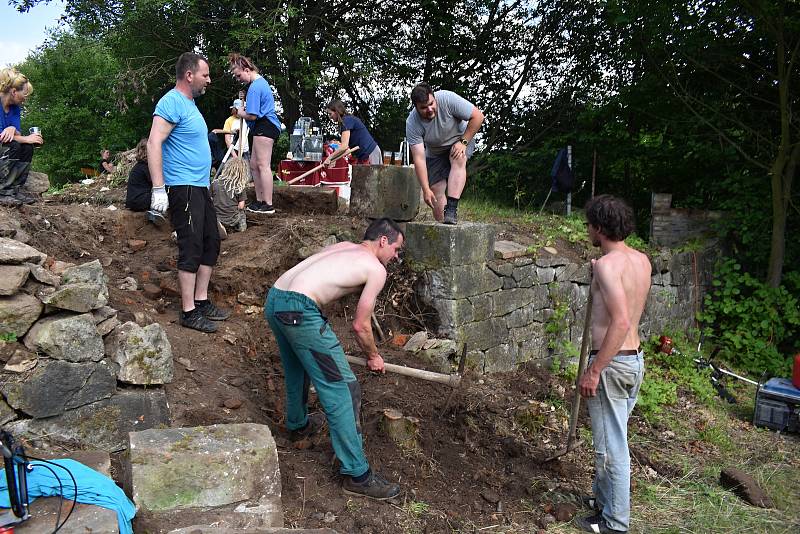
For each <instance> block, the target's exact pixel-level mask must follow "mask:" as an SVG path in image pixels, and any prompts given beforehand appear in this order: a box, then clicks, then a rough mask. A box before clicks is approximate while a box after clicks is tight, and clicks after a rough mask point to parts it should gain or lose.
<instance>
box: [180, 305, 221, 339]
mask: <svg viewBox="0 0 800 534" xmlns="http://www.w3.org/2000/svg"><path fill="white" fill-rule="evenodd" d="M180 323H181V326H185V327H186V328H191V329H193V330H199V331H200V332H205V333H207V334H211V333H213V332H216V331H217V325H215V324H214V323H213V322H211V321H209V320H208V319H207V318H206V317H205V316H204V315H203V314H202V313H200V310H198V309H197V308H195V309H193V310H192V311H188V312H181V319H180Z"/></svg>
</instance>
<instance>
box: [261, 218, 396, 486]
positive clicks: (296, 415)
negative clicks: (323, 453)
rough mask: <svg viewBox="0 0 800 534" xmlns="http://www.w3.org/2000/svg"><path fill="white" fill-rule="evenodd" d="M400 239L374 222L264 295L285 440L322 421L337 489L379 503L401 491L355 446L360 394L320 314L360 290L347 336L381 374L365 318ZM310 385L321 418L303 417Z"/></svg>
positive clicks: (386, 224)
mask: <svg viewBox="0 0 800 534" xmlns="http://www.w3.org/2000/svg"><path fill="white" fill-rule="evenodd" d="M404 239H405V237H404V235H403V232H402V231H401V230H400V228H399V227H398V226H397V224H396V223H395V222H394V221H392V220H391V219H378V220H376V221H373V222H372V224H370V225H369V227H368V228H367V231H366V232H365V234H364V241H362V242H361V243H359V244H356V243H350V242H345V243H337V244H336V245H331V246H329V247H326V248H324V249H323V250H322V251H320V252H318V253H317V254H314V255H313V256H311V257H310V258H308V259H306V260H304V261H302V262H300V263H299V264H297V265H295V266H294V267H293V268H291V269H289V270H288V271H286V272H285V273H283V275H282V276H281V277H280V278H278V280H277V281H276V282H275V284H274V285H273V286H272V289H270V290H269V295H268V296H267V302H266V305H265V309H264V315H265V316H266V318H267V321H268V322H269V326H270V328H271V329H272V332H273V334H274V335H275V339H276V340H277V342H278V348H279V349H280V354H281V362H282V363H283V372H284V381H285V384H286V426H287V428H288V429H289V431H290V435H291V439H292V440H293V441H297V440H300V439H303V438H307V437H309V436H311V435H313V434H315V433H316V432H318V431H319V430H321V429H322V427H323V426H324V424H325V419H326V418H327V421H328V425H329V426H330V434H331V442H332V443H333V450H334V452H335V453H336V457H337V458H338V459H339V461H340V462H341V464H342V467H341V472H342V474H343V475H345V478H344V483H343V484H342V489H343V490H344V492H345V493H348V494H351V495H358V496H365V497H371V498H373V499H378V500H385V499H391V498H392V497H396V496H397V495H399V494H400V486H399V485H397V484H394V483H390V482H388V481H387V480H385V479H384V478H383V477H381V476H380V475H379V474H378V473H376V472H374V471H372V470H371V469H370V467H369V463H368V462H367V458H366V456H365V455H364V449H363V446H362V440H361V423H360V410H361V387H360V386H359V384H358V382H357V381H356V377H355V376H354V375H353V371H352V370H351V369H350V365H349V364H348V363H347V359H345V354H344V351H343V350H342V346H341V345H340V344H339V340H338V339H336V335H335V334H334V333H333V330H332V329H331V327H330V325H329V324H328V320H327V318H326V317H325V316H324V315H322V312H321V311H320V308H321V307H323V306H325V305H326V304H328V303H330V302H333V301H334V300H337V299H339V298H341V297H343V296H344V295H348V294H350V293H354V292H356V291H358V290H359V289H361V297H360V298H359V300H358V306H357V308H356V316H355V318H354V319H353V331H354V332H355V335H356V341H357V342H358V344H359V346H360V347H361V350H363V351H364V354H366V355H367V365H368V366H369V368H370V370H372V371H377V372H385V371H384V364H383V358H381V355H380V354H379V353H378V348H377V347H376V346H375V340H374V338H373V337H372V325H371V323H370V318H371V317H372V312H373V311H374V309H375V299H376V298H377V296H378V293H380V291H381V289H383V285H384V283H385V282H386V265H388V264H389V262H390V261H392V260H394V259H397V257H398V254H399V252H400V249H401V248H402V247H403V241H404ZM362 288H363V289H362ZM309 380H310V382H311V383H312V384H314V388H315V389H316V391H317V396H318V397H319V401H320V404H321V405H322V408H323V410H324V411H325V415H324V416H322V414H314V415H312V416H310V417H309V415H308V387H309Z"/></svg>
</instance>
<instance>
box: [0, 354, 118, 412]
mask: <svg viewBox="0 0 800 534" xmlns="http://www.w3.org/2000/svg"><path fill="white" fill-rule="evenodd" d="M116 386H117V381H116V379H115V377H114V372H113V371H112V370H111V366H110V365H109V364H108V362H107V361H100V362H85V363H72V362H66V361H62V360H51V359H48V358H41V359H39V361H38V362H37V363H36V367H35V368H34V369H32V370H31V371H29V372H26V373H8V372H5V371H4V372H3V373H0V391H2V393H3V396H4V397H5V398H6V400H7V401H8V403H9V404H10V405H11V406H13V407H14V408H15V409H17V410H20V411H22V412H24V413H26V414H28V415H30V416H31V417H35V418H46V417H52V416H57V415H61V414H62V413H64V412H65V411H67V410H72V409H75V408H78V407H80V406H85V405H87V404H91V403H94V402H96V401H99V400H101V399H107V398H108V397H110V396H111V395H113V394H114V391H115V389H116Z"/></svg>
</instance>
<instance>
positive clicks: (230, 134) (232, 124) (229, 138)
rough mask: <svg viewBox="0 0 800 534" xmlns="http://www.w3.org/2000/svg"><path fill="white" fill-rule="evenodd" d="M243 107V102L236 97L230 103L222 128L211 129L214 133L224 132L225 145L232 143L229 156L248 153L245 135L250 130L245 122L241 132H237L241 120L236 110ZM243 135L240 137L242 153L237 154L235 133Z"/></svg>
mask: <svg viewBox="0 0 800 534" xmlns="http://www.w3.org/2000/svg"><path fill="white" fill-rule="evenodd" d="M242 107H244V102H242V100H241V99H239V98H237V99H236V100H234V101H233V103H232V104H231V115H230V117H228V118H227V119H225V125H224V126H223V127H222V130H219V129H216V130H211V133H214V134H225V146H226V147H227V148H230V147H231V145H233V150H232V151H231V157H232V158H236V157H239V156H245V155H246V154H249V153H250V143H248V141H247V136H248V135H249V133H250V130H249V129H248V128H247V123H246V122H245V123H244V128H243V129H242V131H241V132H239V126H240V124H241V123H242V122H243V121H241V120H239V116H238V111H239V108H242ZM237 133H238V134H239V135H242V136H244V137H243V138H242V153H241V154H239V136H238V135H236V134H237Z"/></svg>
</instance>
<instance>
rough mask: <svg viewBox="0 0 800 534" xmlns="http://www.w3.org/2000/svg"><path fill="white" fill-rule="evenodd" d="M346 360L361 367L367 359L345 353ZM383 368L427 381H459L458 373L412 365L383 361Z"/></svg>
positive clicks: (457, 382) (452, 382)
mask: <svg viewBox="0 0 800 534" xmlns="http://www.w3.org/2000/svg"><path fill="white" fill-rule="evenodd" d="M345 358H347V361H348V362H350V363H354V364H356V365H361V366H363V367H366V366H367V360H365V359H364V358H358V357H356V356H350V355H349V354H348V355H345ZM383 368H384V369H386V370H387V371H389V372H390V373H397V374H398V375H403V376H410V377H412V378H420V379H422V380H427V381H429V382H438V383H440V384H446V385H448V386H451V387H456V386H457V385H459V384H460V383H461V377H460V376H459V375H446V374H443V373H434V372H433V371H425V370H423V369H414V368H413V367H406V366H404V365H395V364H393V363H384V364H383Z"/></svg>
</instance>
